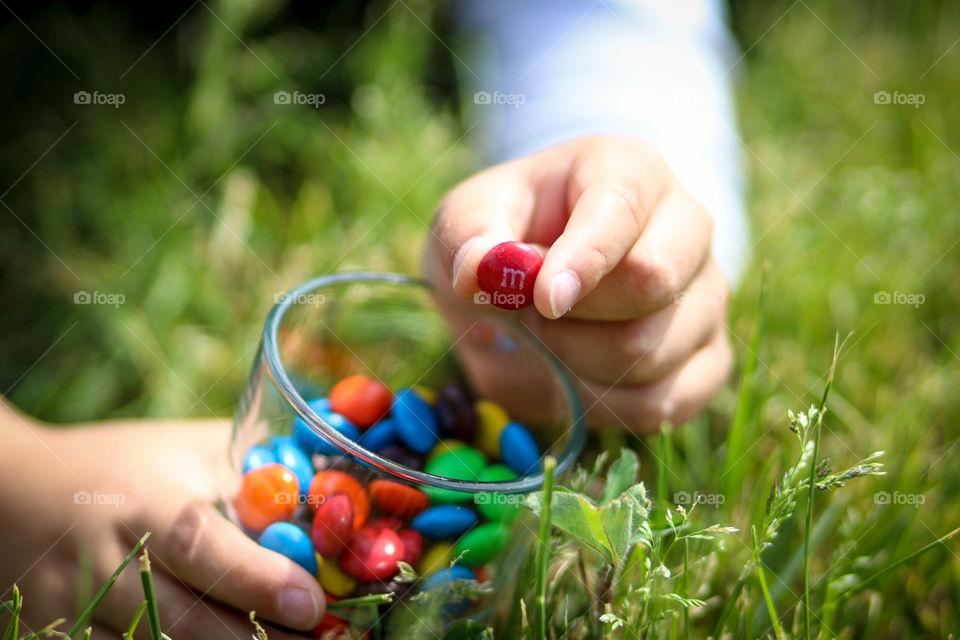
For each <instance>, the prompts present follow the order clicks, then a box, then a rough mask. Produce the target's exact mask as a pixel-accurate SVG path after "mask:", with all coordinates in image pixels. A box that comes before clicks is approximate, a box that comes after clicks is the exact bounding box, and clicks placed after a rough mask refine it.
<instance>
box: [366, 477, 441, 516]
mask: <svg viewBox="0 0 960 640" xmlns="http://www.w3.org/2000/svg"><path fill="white" fill-rule="evenodd" d="M367 490H368V491H369V492H370V499H371V500H373V503H374V504H375V505H377V507H379V508H380V510H381V511H384V512H386V513H389V514H391V515H394V516H397V517H398V518H409V517H411V516H415V515H417V514H418V513H420V512H421V511H423V510H424V509H426V508H427V507H428V506H429V505H430V498H428V497H427V494H425V493H424V492H423V491H420V490H419V489H414V488H413V487H408V486H407V485H405V484H400V483H399V482H393V481H391V480H373V481H372V482H370V484H368V485H367Z"/></svg>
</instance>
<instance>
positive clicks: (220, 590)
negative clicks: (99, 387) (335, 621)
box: [0, 401, 324, 640]
mask: <svg viewBox="0 0 960 640" xmlns="http://www.w3.org/2000/svg"><path fill="white" fill-rule="evenodd" d="M6 409H7V408H6V407H5V406H4V405H3V402H2V401H0V433H2V434H3V436H2V438H3V443H4V444H3V447H0V518H2V520H3V522H4V527H3V529H4V533H3V534H2V536H0V543H2V544H0V584H3V585H4V588H7V587H9V586H10V585H12V584H13V583H14V582H16V583H17V584H19V586H20V589H21V592H22V593H23V596H24V616H25V617H24V619H25V621H26V622H27V624H29V626H30V628H31V629H32V630H34V631H35V630H37V629H39V628H40V627H42V626H44V625H46V624H48V623H50V622H53V621H54V620H55V619H56V618H59V617H63V616H71V615H74V613H73V612H74V611H75V610H76V609H75V607H76V603H77V600H76V589H77V585H78V581H81V580H82V579H81V578H80V576H78V570H77V569H78V560H79V559H80V557H81V554H82V553H90V552H92V557H91V558H90V561H91V563H92V564H91V570H92V573H93V575H92V589H93V592H92V593H91V594H89V595H90V596H92V595H93V593H96V591H97V590H98V589H99V588H100V587H101V586H102V585H103V584H104V582H105V581H106V579H107V578H108V577H109V576H110V574H111V573H113V571H114V570H115V569H116V568H117V566H118V565H119V564H120V562H121V561H122V560H123V558H124V557H125V556H126V555H127V554H128V553H129V552H130V550H131V549H132V548H133V545H134V544H135V543H136V541H137V540H138V539H139V538H140V537H141V536H143V535H144V534H145V533H146V532H147V531H150V532H151V536H150V538H149V540H148V541H147V547H148V549H149V551H150V559H151V564H152V568H153V579H154V583H155V587H156V591H157V598H158V601H159V610H160V621H161V626H162V628H163V630H164V631H165V632H166V633H167V634H169V635H170V636H171V637H173V638H178V639H180V638H186V639H189V638H202V639H204V640H212V639H215V638H224V639H229V640H234V639H235V638H249V637H250V635H251V633H252V631H253V627H252V626H251V624H250V621H249V618H248V616H249V612H250V611H251V610H256V612H257V617H258V618H259V619H261V620H272V621H275V622H278V623H281V624H285V625H287V626H290V627H294V628H299V629H309V628H312V627H313V626H315V625H316V624H317V623H318V622H319V621H320V617H321V616H322V615H323V611H324V597H323V591H322V590H321V588H320V585H319V584H317V581H316V579H314V578H313V577H312V576H311V575H310V574H309V573H307V572H306V571H304V570H303V569H302V568H300V567H299V566H297V565H296V564H294V563H293V562H291V561H289V560H287V559H286V558H284V557H283V556H281V555H279V554H277V553H274V552H272V551H269V550H267V549H264V548H262V547H260V546H259V545H257V543H256V542H255V541H253V540H251V539H249V538H248V537H247V536H246V535H244V533H243V532H241V531H240V529H238V528H237V527H235V526H234V525H233V524H231V523H230V522H228V521H227V520H225V519H224V518H223V517H222V516H221V515H220V513H219V512H218V511H217V510H216V508H215V507H214V501H215V500H216V499H217V497H218V484H219V483H220V482H221V480H222V478H221V477H219V473H218V472H219V471H221V470H222V469H223V467H224V465H225V463H226V446H227V440H228V438H229V434H230V429H229V425H228V424H227V423H225V422H193V423H180V424H173V423H161V422H154V423H146V422H140V423H137V422H132V423H128V424H100V425H92V426H79V427H69V428H61V429H52V428H43V427H38V426H35V425H31V424H29V423H28V421H27V420H26V419H25V418H22V417H19V418H18V417H16V416H15V415H14V414H13V413H11V412H8V411H7V410H6ZM78 492H85V493H78ZM75 496H76V497H75ZM138 571H139V566H138V562H137V559H134V560H132V561H131V562H130V564H129V565H127V568H126V569H125V570H124V572H123V573H122V574H121V575H120V577H119V579H118V580H117V582H116V584H114V586H113V588H112V589H111V590H110V592H109V593H108V595H107V597H106V598H105V599H104V601H103V602H102V603H101V604H100V606H99V608H98V609H97V610H96V611H95V612H94V614H93V620H92V622H91V624H92V625H93V626H94V633H93V637H94V638H117V639H119V638H120V637H121V633H122V632H124V631H126V629H127V627H128V626H129V624H130V621H131V620H132V618H133V616H134V613H135V612H136V610H137V607H138V606H140V603H141V602H142V601H143V592H142V588H141V584H140V576H139V573H138ZM88 579H90V578H88ZM9 595H10V593H9V591H8V592H7V594H6V595H5V596H3V599H9ZM82 604H83V606H86V604H87V603H86V602H84V603H82ZM70 624H72V621H68V622H67V623H66V625H65V626H64V627H61V628H60V630H61V631H65V630H66V629H69V626H70ZM145 625H146V622H145V618H144V619H143V620H141V624H140V632H139V633H138V634H137V637H140V635H142V634H143V633H145V632H144V629H145V628H146V626H145ZM294 637H296V636H293V635H291V634H288V633H283V632H282V631H279V630H270V638H271V640H273V639H274V638H277V639H291V640H292V639H293V638H294Z"/></svg>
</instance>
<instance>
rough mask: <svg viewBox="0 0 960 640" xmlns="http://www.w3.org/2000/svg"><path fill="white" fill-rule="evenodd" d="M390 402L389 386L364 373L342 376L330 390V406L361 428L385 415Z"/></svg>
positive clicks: (391, 402)
mask: <svg viewBox="0 0 960 640" xmlns="http://www.w3.org/2000/svg"><path fill="white" fill-rule="evenodd" d="M391 404H393V392H392V391H390V388H389V387H387V385H385V384H383V383H382V382H380V381H379V380H374V379H373V378H370V377H368V376H365V375H356V376H350V377H349V378H344V379H343V380H341V381H340V382H338V383H337V384H335V385H333V389H331V390H330V408H331V409H333V410H334V411H336V412H337V413H339V414H340V415H342V416H343V417H344V418H346V419H347V420H349V421H350V422H352V423H353V424H354V425H356V426H357V427H360V428H361V429H366V428H367V427H369V426H370V425H372V424H373V423H374V422H376V421H377V420H379V419H380V418H382V417H383V416H385V415H386V414H387V412H388V411H390V405H391Z"/></svg>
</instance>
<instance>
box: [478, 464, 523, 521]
mask: <svg viewBox="0 0 960 640" xmlns="http://www.w3.org/2000/svg"><path fill="white" fill-rule="evenodd" d="M516 479H517V474H515V473H514V472H513V470H512V469H510V467H508V466H507V465H505V464H492V465H490V466H489V467H487V468H486V469H484V470H483V471H481V472H480V482H503V481H505V480H516ZM522 500H523V496H522V495H521V494H519V493H500V492H498V491H491V492H488V493H478V494H477V497H476V499H475V500H474V502H476V504H477V509H478V510H479V511H480V513H481V514H483V517H484V518H486V519H487V520H492V521H494V522H512V521H513V519H514V518H516V517H517V514H518V513H520V503H521V502H522Z"/></svg>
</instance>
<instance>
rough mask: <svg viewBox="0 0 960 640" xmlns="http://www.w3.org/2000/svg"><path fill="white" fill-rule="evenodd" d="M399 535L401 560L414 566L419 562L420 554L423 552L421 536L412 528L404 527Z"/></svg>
mask: <svg viewBox="0 0 960 640" xmlns="http://www.w3.org/2000/svg"><path fill="white" fill-rule="evenodd" d="M399 535H400V539H401V540H403V561H404V562H406V563H407V564H409V565H410V566H416V564H417V563H418V562H420V554H421V553H423V536H421V535H420V534H419V533H417V532H416V531H414V530H413V529H404V530H403V531H401V532H400V533H399Z"/></svg>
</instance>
